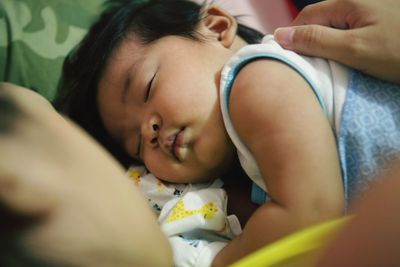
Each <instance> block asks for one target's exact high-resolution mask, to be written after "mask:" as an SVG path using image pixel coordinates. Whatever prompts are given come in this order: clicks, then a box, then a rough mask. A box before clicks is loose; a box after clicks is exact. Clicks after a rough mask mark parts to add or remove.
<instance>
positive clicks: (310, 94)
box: [56, 0, 400, 266]
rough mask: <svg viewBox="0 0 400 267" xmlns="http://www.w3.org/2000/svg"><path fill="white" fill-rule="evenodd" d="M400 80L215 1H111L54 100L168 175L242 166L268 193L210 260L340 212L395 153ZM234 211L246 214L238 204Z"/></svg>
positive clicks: (225, 260) (122, 155)
mask: <svg viewBox="0 0 400 267" xmlns="http://www.w3.org/2000/svg"><path fill="white" fill-rule="evenodd" d="M399 97H400V88H399V86H398V85H395V84H391V83H387V82H383V81H381V80H377V79H374V78H372V77H369V76H366V75H364V74H361V73H359V72H357V71H354V70H351V69H348V68H346V67H344V66H342V65H340V64H338V63H336V62H333V61H328V60H324V59H320V58H310V57H303V56H300V55H297V54H295V53H293V52H291V51H287V50H285V49H283V48H282V47H280V46H279V45H278V44H277V43H276V42H275V40H274V38H273V37H272V36H269V35H267V36H265V37H263V36H262V35H261V34H259V33H257V32H256V31H254V30H252V29H250V28H248V27H245V26H243V25H241V24H239V23H238V22H237V20H236V18H235V17H233V16H232V15H230V14H229V13H228V12H226V11H224V10H223V9H221V8H220V7H218V6H215V5H203V6H201V5H198V4H196V3H193V2H191V1H186V0H144V1H133V0H132V1H109V2H108V8H107V9H106V10H105V11H104V13H103V15H102V17H101V18H100V19H99V21H98V22H97V23H95V24H94V25H93V27H92V28H91V29H90V31H89V33H88V34H87V36H86V37H85V38H84V40H83V41H82V42H81V44H80V45H79V46H78V47H77V49H76V50H74V51H73V53H72V54H71V55H70V56H69V57H68V58H67V60H66V61H65V64H64V76H63V79H62V81H61V89H60V94H59V98H58V101H57V103H56V105H57V107H58V108H59V110H60V111H62V112H64V113H65V114H67V115H68V116H70V117H71V118H72V119H73V120H74V121H76V122H77V123H78V124H79V125H81V126H82V127H83V128H85V129H86V130H87V131H88V132H89V133H90V134H92V135H93V136H94V137H95V138H96V139H97V140H99V141H100V142H101V143H102V144H103V145H104V146H105V147H106V148H107V149H109V150H110V151H111V152H112V153H113V154H114V155H115V156H116V157H117V158H118V159H119V160H120V161H121V162H122V163H125V164H128V163H129V162H132V160H135V161H136V162H138V163H142V164H144V166H145V167H146V168H147V169H148V170H149V172H151V173H152V174H153V175H154V176H156V177H157V178H159V179H160V180H163V181H165V182H170V183H203V182H208V181H213V180H215V179H217V178H221V179H222V180H224V182H225V181H230V180H233V179H238V178H236V176H231V175H228V173H229V171H230V170H231V169H233V168H235V166H237V165H238V164H240V166H241V167H242V168H243V169H244V171H245V172H246V174H247V176H248V177H249V178H250V179H251V180H252V181H253V186H252V192H251V196H250V195H245V191H244V190H243V191H242V192H237V195H233V196H231V197H230V200H229V202H231V200H233V199H236V198H243V196H244V195H245V196H246V197H247V198H248V199H250V198H251V199H252V200H253V201H254V202H256V203H258V204H260V206H259V207H258V209H257V210H255V211H254V212H253V213H252V215H251V216H250V218H249V219H248V220H247V222H246V223H245V225H244V227H243V231H242V233H241V234H240V235H239V236H237V237H236V238H234V239H233V240H232V241H230V242H229V243H228V245H226V246H224V247H223V248H222V249H221V250H220V251H219V253H218V254H217V255H216V256H215V258H214V260H213V262H212V265H213V266H224V265H227V264H229V263H232V262H234V261H236V260H237V259H239V258H241V257H243V256H245V255H247V254H249V253H251V252H252V251H255V250H256V249H258V248H260V247H262V246H264V245H266V244H268V243H270V242H273V241H275V240H277V239H279V238H281V237H283V236H285V235H287V234H289V233H291V232H293V231H296V230H299V229H302V228H304V227H307V226H309V225H312V224H315V223H319V222H322V221H325V220H330V219H332V218H335V217H338V216H341V215H343V214H344V213H345V211H346V207H347V205H348V204H349V203H351V202H352V201H353V199H355V198H358V197H360V195H362V191H363V190H364V188H366V187H368V185H369V183H370V181H371V180H372V179H373V177H376V175H377V174H378V173H379V172H380V171H381V170H383V169H384V168H385V166H386V164H388V163H389V162H391V161H392V160H393V159H395V158H397V157H398V152H399V151H400V136H399V134H400V131H399V130H398V125H400V124H399V122H400V121H399V119H400V117H399V116H398V114H399V111H400V101H399V100H400V99H399ZM233 214H236V212H235V211H234V212H233Z"/></svg>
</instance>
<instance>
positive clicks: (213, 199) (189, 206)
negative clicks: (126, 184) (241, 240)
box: [128, 167, 242, 267]
mask: <svg viewBox="0 0 400 267" xmlns="http://www.w3.org/2000/svg"><path fill="white" fill-rule="evenodd" d="M128 176H129V177H130V178H131V179H132V180H133V182H134V183H135V185H136V186H138V187H139V188H140V189H141V191H142V192H143V193H144V194H145V196H146V198H147V199H148V202H149V205H150V207H151V208H152V209H153V210H154V212H155V213H156V214H157V215H158V221H159V224H160V226H161V229H162V230H163V232H164V234H165V235H167V236H168V238H169V241H170V244H171V246H172V250H173V254H174V262H175V266H178V267H183V266H199V267H208V266H211V263H212V261H213V259H214V257H215V256H216V255H217V253H218V252H219V251H220V250H221V249H222V248H223V247H224V246H225V245H226V244H227V243H228V242H229V241H230V240H232V239H233V238H235V237H236V236H237V235H239V234H240V233H241V231H242V229H241V226H240V223H239V220H238V219H237V217H236V216H235V215H229V216H227V211H226V208H227V200H228V199H227V195H226V192H225V190H224V189H222V188H221V187H222V185H223V182H222V181H221V180H219V179H217V180H215V181H212V182H209V183H201V184H167V183H165V182H162V181H161V180H159V179H157V178H156V177H155V176H154V175H152V174H151V173H147V171H146V169H145V168H143V167H131V168H129V170H128Z"/></svg>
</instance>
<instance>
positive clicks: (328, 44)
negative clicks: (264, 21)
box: [275, 0, 400, 83]
mask: <svg viewBox="0 0 400 267" xmlns="http://www.w3.org/2000/svg"><path fill="white" fill-rule="evenodd" d="M399 13H400V1H398V0H382V1H374V0H326V1H322V2H320V3H317V4H313V5H309V6H307V7H305V8H304V9H303V10H302V11H301V12H300V13H299V15H298V16H297V17H296V18H295V20H294V21H293V23H292V27H285V28H278V29H277V30H276V31H275V38H276V40H277V41H278V42H279V43H280V44H281V45H282V46H283V47H285V48H286V49H291V50H294V51H296V52H298V53H302V54H305V55H310V56H319V57H324V58H329V59H333V60H336V61H339V62H341V63H344V64H346V65H348V66H350V67H353V68H356V69H358V70H361V71H363V72H365V73H368V74H370V75H373V76H376V77H378V78H381V79H384V80H388V81H392V82H396V83H400V16H399V15H398V14H399Z"/></svg>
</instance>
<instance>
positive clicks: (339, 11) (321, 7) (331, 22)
mask: <svg viewBox="0 0 400 267" xmlns="http://www.w3.org/2000/svg"><path fill="white" fill-rule="evenodd" d="M348 9H349V6H348V5H344V4H343V3H342V2H338V1H334V0H325V1H321V2H318V3H316V4H311V5H308V6H306V7H305V8H303V9H302V10H301V11H300V12H299V14H298V15H297V16H296V18H295V19H294V20H293V21H292V23H291V26H301V25H309V24H318V25H323V26H330V27H334V28H340V29H345V28H348V22H347V13H348Z"/></svg>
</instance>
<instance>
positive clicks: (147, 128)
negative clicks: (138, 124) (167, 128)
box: [142, 115, 161, 147]
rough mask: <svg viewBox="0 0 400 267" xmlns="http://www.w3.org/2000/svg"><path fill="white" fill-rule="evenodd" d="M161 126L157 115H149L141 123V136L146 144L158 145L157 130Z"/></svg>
mask: <svg viewBox="0 0 400 267" xmlns="http://www.w3.org/2000/svg"><path fill="white" fill-rule="evenodd" d="M160 128H161V119H160V117H159V116H157V115H154V116H150V118H148V119H147V120H145V122H144V123H143V125H142V136H143V137H144V141H145V143H147V144H150V145H151V146H152V147H155V146H157V145H158V138H159V132H160Z"/></svg>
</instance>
